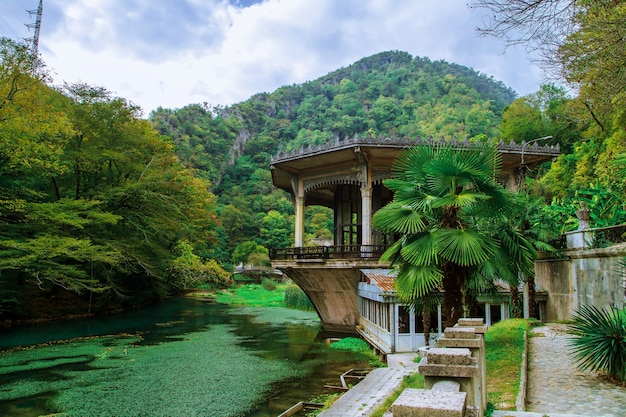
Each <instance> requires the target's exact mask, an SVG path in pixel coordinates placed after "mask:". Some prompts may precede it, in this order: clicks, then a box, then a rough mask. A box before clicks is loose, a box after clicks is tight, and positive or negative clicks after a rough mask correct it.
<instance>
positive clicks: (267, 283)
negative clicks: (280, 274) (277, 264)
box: [261, 278, 277, 291]
mask: <svg viewBox="0 0 626 417" xmlns="http://www.w3.org/2000/svg"><path fill="white" fill-rule="evenodd" d="M261 287H263V289H264V290H265V291H274V290H275V289H276V287H277V284H276V281H274V280H271V279H269V278H263V281H261Z"/></svg>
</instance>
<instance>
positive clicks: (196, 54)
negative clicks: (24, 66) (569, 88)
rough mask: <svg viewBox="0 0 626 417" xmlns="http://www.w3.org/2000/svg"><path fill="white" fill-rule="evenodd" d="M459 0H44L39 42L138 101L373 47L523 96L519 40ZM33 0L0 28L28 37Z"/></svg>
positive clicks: (183, 95) (302, 72)
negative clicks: (438, 63)
mask: <svg viewBox="0 0 626 417" xmlns="http://www.w3.org/2000/svg"><path fill="white" fill-rule="evenodd" d="M467 2H468V0H43V17H42V21H41V29H40V37H39V53H40V54H41V57H42V59H43V61H44V62H45V64H46V66H47V68H48V70H49V72H50V73H51V74H52V78H53V82H54V84H55V85H62V84H63V83H65V82H67V83H76V82H82V83H87V84H89V85H91V86H98V87H105V88H106V89H107V90H109V91H111V92H112V93H113V94H114V95H115V96H119V97H123V98H125V99H127V100H129V101H130V102H132V103H133V104H136V105H139V106H140V107H141V108H142V109H143V112H144V116H147V115H149V113H150V112H151V111H153V110H155V109H156V108H158V107H163V108H170V109H177V108H181V107H184V106H186V105H188V104H192V103H207V104H208V105H210V106H216V105H222V106H228V105H231V104H234V103H238V102H241V101H244V100H246V99H248V98H250V97H251V96H252V95H254V94H256V93H262V92H272V91H274V90H276V89H277V88H279V87H281V86H285V85H292V84H301V83H304V82H306V81H311V80H315V79H317V78H319V77H321V76H323V75H326V74H328V73H329V72H332V71H334V70H336V69H339V68H343V67H347V66H349V65H350V64H352V63H354V62H356V61H358V60H359V59H361V58H365V57H368V56H371V55H374V54H376V53H379V52H383V51H390V50H396V51H404V52H408V53H410V54H411V55H412V56H414V57H416V56H420V57H427V58H429V59H431V60H440V59H443V60H446V61H448V62H452V63H456V64H461V65H465V66H468V67H471V68H474V69H475V70H477V71H479V72H481V73H483V74H486V75H488V76H492V77H493V78H494V79H496V80H499V81H502V82H504V84H506V85H507V86H508V87H511V88H513V90H515V91H516V92H517V93H518V95H520V96H523V95H526V94H530V93H533V92H536V91H537V90H538V89H539V86H540V84H541V83H542V82H543V81H544V80H543V79H542V76H541V72H540V70H539V69H538V68H537V67H536V66H535V65H533V63H532V62H531V61H530V59H529V57H528V55H527V53H526V51H524V49H523V48H509V49H506V50H504V45H503V43H502V42H500V41H499V40H497V39H493V38H485V37H480V36H479V35H478V34H477V33H476V27H477V26H478V25H480V24H481V22H482V19H483V16H482V15H481V11H480V10H476V9H470V8H469V7H468V6H467ZM38 4H39V0H0V36H5V37H9V38H12V39H16V40H23V39H24V38H31V37H32V36H33V34H34V29H32V28H31V29H29V28H28V27H27V26H26V25H27V24H33V23H35V18H36V16H35V15H34V14H33V15H31V14H29V13H28V10H31V11H32V10H36V9H37V7H38Z"/></svg>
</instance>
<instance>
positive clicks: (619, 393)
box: [526, 324, 626, 417]
mask: <svg viewBox="0 0 626 417" xmlns="http://www.w3.org/2000/svg"><path fill="white" fill-rule="evenodd" d="M533 336H534V337H531V338H530V358H529V375H528V396H527V405H526V409H527V410H528V411H535V412H541V413H550V412H552V413H560V414H579V415H585V416H593V417H600V416H603V417H604V416H611V417H626V387H620V386H617V385H615V384H612V383H610V382H608V381H606V380H605V379H604V378H602V377H600V376H596V375H595V374H592V373H589V372H583V371H580V370H579V369H578V368H576V366H575V365H574V363H573V362H572V360H571V358H570V355H569V354H568V352H569V348H568V344H567V341H566V340H567V337H566V335H565V333H564V328H563V326H562V325H556V324H549V325H546V326H541V327H537V328H535V329H534V330H533Z"/></svg>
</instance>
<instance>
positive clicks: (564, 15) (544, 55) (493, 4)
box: [471, 0, 626, 131]
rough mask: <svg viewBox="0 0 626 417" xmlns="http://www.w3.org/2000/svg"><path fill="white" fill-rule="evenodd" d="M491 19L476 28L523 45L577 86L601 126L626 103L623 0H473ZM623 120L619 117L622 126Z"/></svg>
mask: <svg viewBox="0 0 626 417" xmlns="http://www.w3.org/2000/svg"><path fill="white" fill-rule="evenodd" d="M471 7H477V8H483V9H485V10H487V12H488V16H489V17H490V20H488V21H487V22H486V24H485V25H484V26H483V27H481V28H479V32H480V33H482V34H485V35H490V36H495V37H497V38H500V39H503V40H504V42H505V45H507V46H510V45H517V44H522V45H525V46H526V47H527V48H529V49H530V50H531V51H533V52H535V53H537V55H538V56H539V57H540V59H541V60H542V62H543V64H544V68H546V69H548V70H549V69H556V70H557V71H558V74H559V76H560V77H562V78H563V79H564V80H565V81H567V82H568V83H569V84H570V85H571V86H573V87H575V88H577V89H578V90H579V96H578V99H579V100H580V101H581V103H583V104H584V106H585V107H586V109H587V110H588V112H589V115H590V116H591V118H592V119H593V120H594V122H595V123H596V124H597V125H598V126H599V127H600V129H601V130H602V131H607V130H611V124H612V122H613V120H612V114H613V113H614V112H615V111H616V109H620V110H618V112H620V113H621V114H622V115H623V114H624V112H623V110H621V109H624V108H625V103H626V71H624V65H623V63H624V61H625V60H626V48H624V41H623V32H624V30H625V29H626V4H625V3H624V2H622V1H605V0H584V1H581V0H537V1H532V2H528V1H525V0H474V1H472V2H471ZM623 124H624V120H621V121H620V124H619V125H620V126H623Z"/></svg>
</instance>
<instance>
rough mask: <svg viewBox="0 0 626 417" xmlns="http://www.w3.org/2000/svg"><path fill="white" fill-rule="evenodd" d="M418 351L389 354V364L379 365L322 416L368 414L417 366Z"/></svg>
mask: <svg viewBox="0 0 626 417" xmlns="http://www.w3.org/2000/svg"><path fill="white" fill-rule="evenodd" d="M415 356H416V354H414V353H397V354H393V355H387V364H388V365H389V366H388V367H387V368H377V369H374V370H373V371H372V372H370V373H369V374H367V377H366V378H365V379H364V380H363V381H361V382H359V383H358V384H356V385H355V386H354V388H352V389H350V391H348V392H346V393H345V394H343V395H342V396H341V397H340V398H339V399H338V400H337V401H335V402H334V403H333V405H332V406H331V407H330V408H329V409H327V410H325V411H322V412H321V413H320V414H319V417H366V416H369V415H370V414H371V413H372V412H373V411H374V410H375V409H376V408H378V406H379V405H380V404H382V403H383V402H384V401H385V399H386V398H387V397H388V396H389V395H391V394H392V393H393V392H394V391H395V389H396V388H398V386H399V385H400V383H401V382H402V379H403V378H404V377H405V376H406V375H409V374H410V373H412V372H415V371H416V370H417V363H415V362H413V359H414V358H415Z"/></svg>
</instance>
